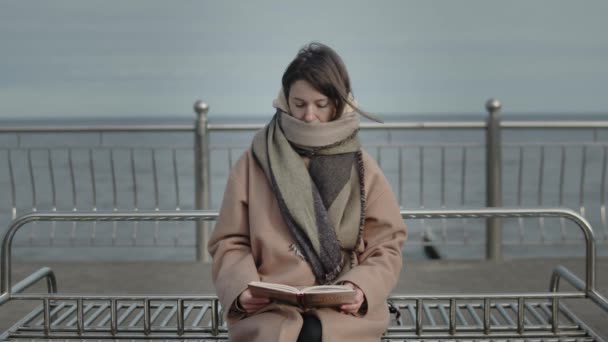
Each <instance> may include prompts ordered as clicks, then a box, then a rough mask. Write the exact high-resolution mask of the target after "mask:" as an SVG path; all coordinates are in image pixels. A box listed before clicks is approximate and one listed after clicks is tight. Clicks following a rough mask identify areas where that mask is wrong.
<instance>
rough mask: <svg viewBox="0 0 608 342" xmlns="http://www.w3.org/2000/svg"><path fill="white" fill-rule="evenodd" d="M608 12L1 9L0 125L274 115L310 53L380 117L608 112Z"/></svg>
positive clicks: (596, 3)
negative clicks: (321, 46)
mask: <svg viewBox="0 0 608 342" xmlns="http://www.w3.org/2000/svg"><path fill="white" fill-rule="evenodd" d="M607 13H608V1H606V0H589V1H573V0H568V1H566V0H535V1H531V0H519V1H489V0H461V1H448V0H446V1H433V0H419V1H400V0H395V1H371V0H370V1H362V0H356V1H353V0H348V1H347V0H343V1H329V0H318V1H308V0H306V1H173V0H172V1H169V0H166V1H161V0H136V1H135V0H131V1H127V0H112V1H110V0H100V1H84V0H69V1H68V0H59V1H57V0H55V1H34V0H26V1H24V0H3V1H1V2H0V119H6V118H38V117H44V118H50V117H80V118H83V117H84V118H93V117H172V116H179V117H186V118H187V117H191V116H192V115H193V114H192V110H191V106H192V103H193V102H194V101H195V100H196V99H199V98H200V99H204V100H206V101H207V102H208V103H209V104H210V106H211V115H212V116H220V115H265V116H268V115H270V114H271V112H272V108H271V102H272V99H273V98H274V96H275V95H276V93H277V91H278V88H279V86H280V78H281V75H282V73H283V71H284V69H285V67H286V66H287V64H288V63H289V62H290V61H291V59H292V58H293V57H294V55H295V54H296V52H297V50H298V49H299V48H300V47H301V46H302V45H303V44H305V43H307V42H309V41H312V40H317V41H321V42H324V43H327V44H328V45H330V46H332V47H333V48H335V49H336V50H337V51H338V53H339V54H340V55H341V56H342V57H343V59H344V61H345V63H346V65H347V67H348V69H349V72H350V74H351V78H352V84H353V88H354V93H355V96H356V97H357V99H358V101H359V103H360V104H361V106H362V108H364V109H366V110H368V111H371V112H379V113H427V112H428V113H435V112H440V113H446V112H447V113H452V112H454V113H477V112H480V111H483V104H484V102H485V100H486V99H487V98H489V97H497V98H499V99H500V100H501V101H502V103H503V106H504V111H505V112H509V113H511V112H514V113H523V112H606V113H608V90H607V89H608V34H607V32H608V20H606V14H607Z"/></svg>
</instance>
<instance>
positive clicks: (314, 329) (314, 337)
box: [297, 314, 323, 342]
mask: <svg viewBox="0 0 608 342" xmlns="http://www.w3.org/2000/svg"><path fill="white" fill-rule="evenodd" d="M302 318H303V319H304V324H302V330H300V335H299V336H298V341H297V342H322V339H323V327H322V326H321V321H320V320H319V318H318V317H317V316H314V315H311V314H302Z"/></svg>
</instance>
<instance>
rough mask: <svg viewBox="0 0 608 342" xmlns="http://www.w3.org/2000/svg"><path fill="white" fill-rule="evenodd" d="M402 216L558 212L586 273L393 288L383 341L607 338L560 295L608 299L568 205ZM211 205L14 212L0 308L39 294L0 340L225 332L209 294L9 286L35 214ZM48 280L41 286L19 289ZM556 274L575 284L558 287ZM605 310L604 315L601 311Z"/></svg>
mask: <svg viewBox="0 0 608 342" xmlns="http://www.w3.org/2000/svg"><path fill="white" fill-rule="evenodd" d="M402 216H403V217H404V218H405V219H437V218H440V219H450V218H482V219H483V218H486V219H487V218H513V217H515V218H522V217H559V218H563V219H567V220H570V221H573V222H574V223H575V224H576V225H577V226H578V227H580V229H581V230H582V232H583V234H584V236H585V241H586V254H585V255H586V258H585V273H586V274H585V280H584V281H583V280H581V279H579V278H577V277H576V276H575V275H574V274H573V273H572V272H570V271H569V270H568V269H566V268H565V267H562V266H560V267H557V268H556V269H555V270H554V272H553V275H552V277H551V280H550V287H549V291H547V292H542V293H498V294H483V295H482V294H458V295H415V296H414V295H397V294H394V295H392V296H390V298H389V299H388V305H389V308H390V310H391V312H392V316H391V317H392V319H391V322H390V325H389V327H388V329H387V331H386V333H385V335H384V336H383V338H382V340H383V341H404V340H477V339H481V340H507V339H518V340H541V339H543V340H547V339H548V340H563V341H575V340H576V341H603V339H602V338H601V337H600V336H598V335H597V334H596V333H594V332H593V331H591V329H589V328H588V327H587V326H586V325H585V324H584V322H582V321H581V320H580V319H579V318H578V317H576V316H575V314H574V313H573V312H572V311H571V310H570V309H569V308H568V307H567V306H566V305H565V303H564V302H563V301H564V300H566V299H579V300H584V301H586V302H587V303H588V305H597V306H598V307H599V308H600V309H601V310H603V311H605V312H606V313H608V300H606V299H605V298H604V297H602V296H601V295H600V294H599V293H598V292H597V290H596V287H595V239H594V235H593V230H592V228H591V226H590V225H589V224H588V223H587V221H585V219H584V218H582V217H581V216H579V215H578V214H576V213H575V212H573V211H571V210H567V209H475V210H403V211H402ZM216 218H217V212H213V211H192V212H180V211H172V212H159V211H150V212H145V211H139V212H108V213H102V212H86V213H83V212H49V213H42V212H38V213H32V214H28V215H24V216H21V217H19V218H17V219H15V220H14V221H13V222H12V224H11V226H10V228H9V229H8V230H7V232H6V234H5V236H4V239H3V242H2V255H1V265H2V269H1V279H0V281H1V283H0V285H1V293H2V294H1V295H0V309H3V308H2V306H4V305H5V304H6V303H8V302H10V301H38V302H40V303H41V305H39V306H38V307H37V308H36V309H34V310H33V311H32V312H31V313H29V314H28V315H26V316H25V317H24V318H23V319H21V320H20V321H19V322H17V323H16V324H15V325H14V326H13V327H11V328H10V329H8V330H7V331H6V332H4V333H2V334H0V342H2V341H34V340H36V341H39V340H47V341H51V340H58V339H61V340H80V341H89V340H102V339H121V340H122V339H130V340H135V339H137V340H157V339H164V340H172V341H177V340H199V341H216V340H226V339H227V338H228V334H227V328H226V325H225V323H224V321H223V320H222V308H221V305H220V304H219V302H218V299H217V297H215V296H213V295H200V296H192V295H187V296H186V295H184V296H179V295H178V296H175V295H172V296H162V295H161V296H151V295H145V296H144V295H95V294H91V295H65V294H59V293H57V282H56V279H55V276H54V273H53V271H52V270H51V269H50V268H47V267H43V268H41V269H40V270H38V271H37V272H34V273H33V274H31V275H30V276H28V277H27V278H26V279H24V280H22V281H20V282H18V283H16V284H14V285H13V284H12V281H11V268H12V265H11V242H12V239H13V236H14V234H15V233H16V231H17V230H18V229H19V228H21V227H22V226H24V225H25V224H27V223H29V222H33V221H196V220H215V219H216ZM42 279H45V280H46V282H47V293H41V294H23V291H24V290H26V289H28V288H29V287H31V286H32V285H34V284H36V283H37V282H39V281H41V280H42ZM560 279H564V280H566V281H568V282H569V283H570V284H571V285H572V286H573V287H574V288H575V289H576V290H575V291H568V292H565V291H559V283H560ZM607 317H608V316H607Z"/></svg>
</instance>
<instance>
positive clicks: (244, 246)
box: [208, 154, 260, 308]
mask: <svg viewBox="0 0 608 342" xmlns="http://www.w3.org/2000/svg"><path fill="white" fill-rule="evenodd" d="M247 184H248V157H247V154H244V155H243V156H242V157H241V158H240V159H239V161H238V162H237V163H236V164H235V166H234V167H233V169H232V171H231V172H230V176H229V177H228V183H227V185H226V190H225V192H224V197H223V200H222V206H221V209H220V214H219V218H218V220H217V222H216V224H215V229H214V230H213V234H212V235H211V239H210V240H209V243H208V250H209V253H210V254H211V256H212V258H213V266H212V277H213V283H214V285H215V288H216V291H217V295H218V297H219V300H220V302H221V304H222V306H223V307H224V308H232V305H233V303H234V302H235V300H236V298H237V297H238V296H239V295H240V294H241V292H243V291H244V290H245V289H246V288H247V284H248V283H249V282H251V281H255V280H259V279H260V278H259V275H258V273H257V268H256V266H255V262H254V260H253V256H252V254H251V243H250V234H249V209H248V207H249V205H248V199H249V196H248V190H247Z"/></svg>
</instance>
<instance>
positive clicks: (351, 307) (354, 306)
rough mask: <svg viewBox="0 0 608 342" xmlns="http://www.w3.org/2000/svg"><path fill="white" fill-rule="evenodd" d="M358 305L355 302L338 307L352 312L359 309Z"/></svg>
mask: <svg viewBox="0 0 608 342" xmlns="http://www.w3.org/2000/svg"><path fill="white" fill-rule="evenodd" d="M360 307H361V305H357V304H347V305H342V306H341V307H340V310H342V311H346V312H351V313H354V312H357V311H359V308H360Z"/></svg>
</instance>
